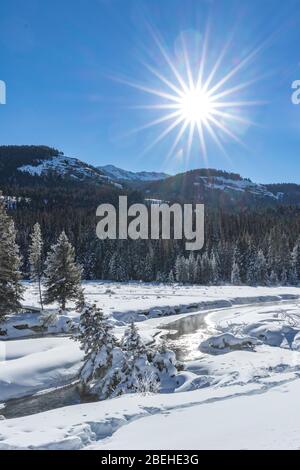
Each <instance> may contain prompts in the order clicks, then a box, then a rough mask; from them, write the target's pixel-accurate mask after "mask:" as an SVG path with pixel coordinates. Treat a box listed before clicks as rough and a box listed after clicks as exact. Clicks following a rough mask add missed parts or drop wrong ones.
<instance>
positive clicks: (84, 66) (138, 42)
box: [0, 0, 300, 183]
mask: <svg viewBox="0 0 300 470" xmlns="http://www.w3.org/2000/svg"><path fill="white" fill-rule="evenodd" d="M207 25H209V36H208V43H207V44H208V45H207V61H206V67H205V68H204V74H209V71H210V70H211V68H212V66H213V64H214V63H215V60H216V59H217V58H218V56H219V54H220V52H221V50H222V48H223V46H224V44H225V43H226V41H227V40H228V39H229V37H230V36H231V35H232V38H231V43H230V47H229V48H228V51H227V53H226V55H225V56H224V58H223V61H222V63H221V65H220V67H219V69H218V72H217V74H216V77H215V78H216V79H217V78H218V80H220V79H222V77H223V76H225V75H226V74H227V73H228V72H229V71H230V70H231V69H232V68H233V67H235V66H236V65H237V64H239V63H240V62H241V61H242V60H243V59H244V58H245V57H246V56H247V55H248V54H249V53H250V52H251V51H252V50H254V49H255V48H257V47H260V46H262V47H261V48H260V50H259V53H258V54H256V55H255V56H254V57H253V58H252V60H250V61H249V62H248V63H247V64H246V65H245V67H243V68H241V70H239V72H238V73H237V74H236V75H235V76H234V77H233V79H232V80H229V81H228V83H227V84H226V86H227V88H230V87H237V86H238V85H239V84H241V83H244V82H248V81H250V82H251V84H249V86H248V87H246V88H245V89H242V90H240V91H237V93H233V94H232V95H231V98H232V99H235V100H243V101H263V102H264V104H260V105H254V106H251V107H250V106H249V107H243V108H242V107H241V108H240V109H238V112H239V113H240V115H241V116H242V117H243V118H246V119H247V120H249V121H251V122H254V123H255V125H252V124H244V123H243V124H240V123H237V122H235V123H232V124H233V127H232V129H233V131H234V135H236V136H238V138H239V139H240V140H242V143H243V145H240V144H239V143H237V142H236V141H235V140H234V139H232V138H230V137H229V136H228V135H227V136H226V135H224V133H222V132H221V131H220V130H218V132H217V135H218V138H219V139H221V140H222V143H223V145H224V148H225V150H226V154H227V155H224V153H223V152H222V151H221V150H220V149H219V148H218V146H217V145H216V144H215V143H214V141H213V140H212V138H211V137H210V136H209V135H205V139H206V141H207V144H206V145H207V159H206V161H205V158H204V156H203V152H202V149H201V147H200V145H199V140H198V139H197V138H195V139H194V140H193V144H192V147H191V152H190V155H189V158H187V155H186V152H185V150H186V145H185V144H184V142H185V140H186V139H185V140H184V139H182V142H181V141H179V145H178V146H177V148H176V151H174V152H173V153H172V154H171V155H169V157H168V159H167V158H166V156H167V155H168V154H169V150H170V148H171V146H172V143H173V142H174V139H175V137H176V131H172V132H171V133H170V134H168V136H167V137H166V138H165V139H163V140H162V141H161V142H159V143H158V144H157V145H156V146H154V147H153V148H151V149H150V150H149V151H148V152H146V153H145V149H146V148H147V147H148V146H149V145H150V144H151V142H153V141H154V140H155V139H156V138H157V137H158V135H159V134H160V133H161V132H162V131H163V130H164V129H165V128H166V127H167V126H168V123H161V124H159V125H156V126H153V127H151V128H148V129H144V130H143V131H139V132H131V131H132V130H133V129H136V128H139V127H142V126H143V125H145V124H146V123H148V122H149V121H150V120H153V119H158V118H159V117H160V116H161V115H162V114H161V111H158V110H155V111H154V110H150V109H145V110H144V109H140V108H135V107H134V106H135V105H137V106H141V105H145V104H146V105H152V104H153V103H158V101H157V97H155V96H154V95H151V94H149V93H145V92H142V91H141V90H138V89H136V88H134V87H131V86H128V85H126V84H125V83H123V82H122V80H123V79H125V80H128V81H134V82H136V83H139V84H143V85H145V86H147V87H152V88H155V89H161V90H162V91H164V92H165V91H170V90H168V88H167V87H166V85H164V84H163V83H162V82H160V81H159V80H158V78H157V77H156V76H155V75H153V74H152V73H151V72H150V71H149V70H148V69H147V68H146V67H145V65H144V63H145V62H146V63H147V64H150V65H151V66H152V67H155V69H156V70H157V71H159V73H161V74H163V75H164V76H165V77H167V78H168V80H170V81H171V82H172V83H174V84H175V83H176V77H175V76H174V74H173V75H172V71H171V69H170V67H169V66H168V64H167V63H166V61H165V60H164V58H163V57H162V55H161V53H160V51H159V49H158V47H157V44H156V43H155V40H154V37H153V35H152V32H153V31H155V32H156V34H157V35H158V36H159V37H160V38H161V40H162V41H163V44H164V48H165V50H166V51H167V53H168V55H169V57H171V58H172V61H173V63H175V64H176V66H177V65H178V66H179V65H180V61H182V48H181V45H182V43H183V41H182V39H183V40H184V43H185V44H186V46H187V50H188V54H189V56H190V59H191V63H192V66H195V69H196V68H197V66H198V65H197V61H198V59H199V57H200V56H201V53H199V51H200V50H202V49H201V47H202V44H203V40H204V37H205V31H206V28H207ZM299 44H300V2H299V1H297V0H295V1H294V0H293V1H291V0H286V1H285V2H282V1H281V0H258V1H255V0H254V1H253V0H251V1H248V0H89V1H86V0H72V1H71V0H63V1H61V0H60V1H59V0H51V1H50V0H44V1H43V2H41V1H40V0H26V2H25V1H23V0H1V18H0V79H1V80H4V81H5V82H6V85H7V104H6V105H5V106H2V105H1V106H0V144H46V145H51V146H55V147H56V148H59V149H61V150H63V151H64V152H65V154H66V155H69V156H75V157H79V158H81V159H82V160H85V161H88V162H90V163H92V164H95V165H104V164H108V163H112V164H115V165H117V166H121V167H123V168H125V169H130V170H159V171H160V170H164V171H169V172H172V173H176V172H180V171H184V170H185V169H187V168H199V167H203V166H209V167H213V168H219V169H225V170H229V171H234V172H238V173H240V174H242V175H243V176H245V177H250V178H251V179H253V180H255V181H258V182H282V181H284V182H298V183H300V105H299V106H295V105H292V103H291V93H292V91H291V84H292V82H293V81H294V80H296V79H300V49H299ZM258 78H259V80H258V81H256V79H258ZM119 79H120V80H119Z"/></svg>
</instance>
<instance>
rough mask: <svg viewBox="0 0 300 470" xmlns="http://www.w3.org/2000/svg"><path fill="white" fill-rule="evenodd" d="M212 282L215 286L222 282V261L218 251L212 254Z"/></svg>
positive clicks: (213, 251)
mask: <svg viewBox="0 0 300 470" xmlns="http://www.w3.org/2000/svg"><path fill="white" fill-rule="evenodd" d="M211 268H212V282H213V284H214V285H217V284H219V282H220V259H219V255H218V253H217V251H216V250H212V253H211Z"/></svg>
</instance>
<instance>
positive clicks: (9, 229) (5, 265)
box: [0, 194, 23, 321]
mask: <svg viewBox="0 0 300 470" xmlns="http://www.w3.org/2000/svg"><path fill="white" fill-rule="evenodd" d="M0 196H1V194H0ZM20 264H21V258H20V255H19V247H18V245H17V244H16V230H15V226H14V223H13V221H12V220H11V219H10V217H9V216H8V215H7V213H6V210H5V207H4V204H3V202H2V201H1V200H0V321H1V320H3V319H4V317H5V315H6V314H9V313H14V312H16V311H17V310H19V309H20V307H21V304H20V302H21V300H22V292H23V288H22V286H21V284H20V279H21V275H20V271H19V268H20Z"/></svg>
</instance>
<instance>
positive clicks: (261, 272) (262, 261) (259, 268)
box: [254, 250, 268, 286]
mask: <svg viewBox="0 0 300 470" xmlns="http://www.w3.org/2000/svg"><path fill="white" fill-rule="evenodd" d="M254 269H255V278H256V282H257V284H259V285H262V286H264V285H266V284H267V282H268V269H267V262H266V258H265V256H264V254H263V251H262V250H258V252H257V256H256V260H255V264H254Z"/></svg>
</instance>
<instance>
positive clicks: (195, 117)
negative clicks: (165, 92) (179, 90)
mask: <svg viewBox="0 0 300 470" xmlns="http://www.w3.org/2000/svg"><path fill="white" fill-rule="evenodd" d="M178 109H179V111H180V112H181V115H182V117H183V119H184V120H185V121H186V122H188V124H197V123H199V122H200V123H203V122H205V121H206V120H207V119H208V118H209V116H210V115H211V114H212V112H213V103H212V101H211V100H210V98H209V95H208V94H207V93H205V92H204V91H202V90H199V89H197V88H196V87H194V86H193V87H191V88H190V89H189V90H188V91H187V92H186V93H185V94H184V95H183V97H182V98H181V100H180V103H179V105H178Z"/></svg>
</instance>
